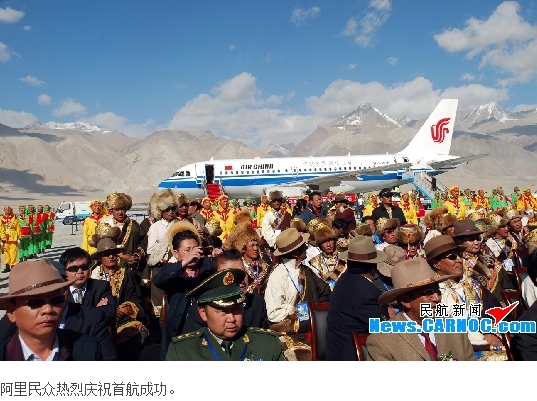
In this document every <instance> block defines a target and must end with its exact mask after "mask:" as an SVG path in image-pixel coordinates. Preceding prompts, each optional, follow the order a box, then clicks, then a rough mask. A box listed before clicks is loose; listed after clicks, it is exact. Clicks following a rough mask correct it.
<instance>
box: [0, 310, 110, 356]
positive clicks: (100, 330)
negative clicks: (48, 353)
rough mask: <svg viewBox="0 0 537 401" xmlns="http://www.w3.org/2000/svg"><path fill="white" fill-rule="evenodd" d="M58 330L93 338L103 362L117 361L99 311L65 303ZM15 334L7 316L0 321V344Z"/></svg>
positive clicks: (102, 316) (102, 315)
mask: <svg viewBox="0 0 537 401" xmlns="http://www.w3.org/2000/svg"><path fill="white" fill-rule="evenodd" d="M59 327H60V329H65V330H70V331H73V332H76V333H80V334H86V335H88V336H91V337H94V338H95V339H96V340H97V341H98V342H99V345H100V347H101V352H102V355H103V360H105V361H115V360H116V359H117V352H116V346H115V344H114V342H113V340H112V336H111V335H110V334H109V332H108V326H107V325H106V322H105V320H104V314H103V311H102V310H101V309H97V308H86V307H85V306H83V305H80V304H75V303H72V302H67V306H66V311H65V312H64V316H63V317H62V320H61V322H60V326H59ZM16 332H17V326H16V325H15V323H12V322H11V321H10V320H9V318H8V316H7V315H4V317H3V318H2V319H0V344H2V343H4V342H6V341H8V340H10V339H11V338H12V337H13V336H14V335H15V333H16Z"/></svg>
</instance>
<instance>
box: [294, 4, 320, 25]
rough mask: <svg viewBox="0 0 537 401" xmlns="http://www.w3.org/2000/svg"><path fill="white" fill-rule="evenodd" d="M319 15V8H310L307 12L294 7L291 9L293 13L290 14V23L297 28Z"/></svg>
mask: <svg viewBox="0 0 537 401" xmlns="http://www.w3.org/2000/svg"><path fill="white" fill-rule="evenodd" d="M320 13H321V8H320V7H311V8H308V9H307V10H304V9H302V8H298V7H295V8H294V9H293V13H292V14H291V22H292V23H293V24H295V25H296V26H299V25H301V24H303V23H304V22H305V21H306V20H308V19H310V18H315V17H317V16H318V15H319V14H320Z"/></svg>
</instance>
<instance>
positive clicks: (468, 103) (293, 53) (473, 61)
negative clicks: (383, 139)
mask: <svg viewBox="0 0 537 401" xmlns="http://www.w3.org/2000/svg"><path fill="white" fill-rule="evenodd" d="M536 60H537V15H536V5H535V3H534V2H532V1H519V2H502V1H493V0H490V1H486V2H485V1H477V0H451V1H427V0H420V1H418V0H404V1H403V0H357V1H349V0H330V1H328V0H321V1H298V2H293V1H289V0H271V1H254V0H237V1H232V0H230V1H205V0H196V1H158V0H154V1H147V0H146V1H137V0H114V1H101V0H91V1H86V0H77V1H72V0H53V1H15V0H13V1H12V0H7V1H0V88H2V89H1V90H0V123H3V124H6V125H9V126H12V127H22V126H25V125H27V124H30V123H33V122H36V121H41V122H47V121H58V122H71V121H86V122H90V123H93V124H96V125H98V126H99V127H101V128H102V129H117V130H119V131H121V132H124V133H126V134H128V135H131V136H139V137H142V136H145V135H148V134H150V133H151V132H153V131H155V130H157V129H188V128H199V129H203V130H211V131H213V132H215V133H217V134H219V135H222V136H226V137H230V138H235V139H239V140H242V141H244V142H247V143H248V144H252V145H257V146H259V145H263V144H267V143H269V142H276V143H286V142H295V143H297V142H298V141H300V140H301V139H302V138H303V137H305V136H306V135H307V134H309V133H310V132H311V131H313V130H314V129H315V127H316V126H317V125H324V124H326V123H328V122H330V121H332V120H334V119H336V118H338V117H340V116H342V115H345V114H348V113H350V112H351V111H353V110H354V109H356V108H357V107H359V106H361V105H363V104H365V103H371V104H372V105H373V106H374V107H376V108H378V109H380V110H381V111H383V112H385V113H387V114H389V115H390V116H392V117H394V118H401V117H403V116H407V117H409V118H423V117H426V116H427V115H428V114H429V113H430V112H431V111H432V110H433V109H434V107H435V105H436V104H437V103H438V101H439V100H440V99H442V98H458V99H459V109H460V110H464V109H469V108H471V107H474V106H478V105H483V104H486V103H488V102H491V101H495V102H497V103H499V104H500V105H501V106H503V107H505V108H507V109H509V110H522V109H528V108H533V107H536V106H537V100H536V98H535V93H536V90H535V89H536V87H535V86H536V85H535V84H536V77H537V62H536Z"/></svg>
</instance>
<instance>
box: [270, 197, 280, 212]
mask: <svg viewBox="0 0 537 401" xmlns="http://www.w3.org/2000/svg"><path fill="white" fill-rule="evenodd" d="M282 202H283V199H274V200H273V201H272V202H270V206H271V207H272V208H273V209H274V210H276V211H279V210H280V209H281V208H282Z"/></svg>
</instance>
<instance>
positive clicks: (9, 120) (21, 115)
mask: <svg viewBox="0 0 537 401" xmlns="http://www.w3.org/2000/svg"><path fill="white" fill-rule="evenodd" d="M36 122H37V117H36V116H34V115H32V114H30V113H26V112H24V111H13V110H2V109H0V123H1V124H4V125H7V126H8V127H12V128H23V127H26V126H27V125H30V124H34V123H36Z"/></svg>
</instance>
